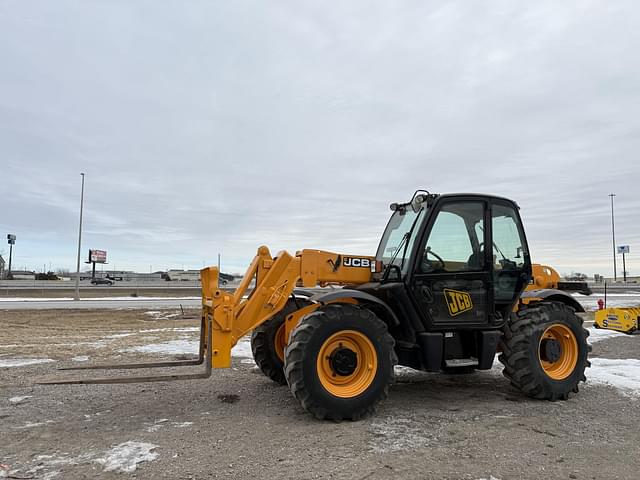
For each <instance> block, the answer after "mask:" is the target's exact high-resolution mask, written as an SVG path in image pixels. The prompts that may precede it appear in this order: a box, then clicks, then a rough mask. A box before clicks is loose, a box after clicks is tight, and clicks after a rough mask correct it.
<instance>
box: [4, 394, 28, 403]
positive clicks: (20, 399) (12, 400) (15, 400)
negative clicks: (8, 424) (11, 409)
mask: <svg viewBox="0 0 640 480" xmlns="http://www.w3.org/2000/svg"><path fill="white" fill-rule="evenodd" d="M31 397H33V395H24V396H22V397H11V398H10V399H9V403H10V404H11V405H18V404H19V403H22V402H24V401H25V400H26V399H27V398H31Z"/></svg>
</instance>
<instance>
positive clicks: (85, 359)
mask: <svg viewBox="0 0 640 480" xmlns="http://www.w3.org/2000/svg"><path fill="white" fill-rule="evenodd" d="M71 361H72V362H88V361H89V357H87V356H86V355H79V356H77V357H73V358H72V359H71Z"/></svg>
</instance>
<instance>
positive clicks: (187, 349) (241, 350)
mask: <svg viewBox="0 0 640 480" xmlns="http://www.w3.org/2000/svg"><path fill="white" fill-rule="evenodd" d="M196 330H197V329H196ZM199 344H200V342H199V341H198V340H188V339H184V338H183V339H178V340H170V341H168V342H162V343H148V344H146V345H138V346H135V347H130V348H126V349H123V350H120V352H124V353H136V352H137V353H163V354H167V355H185V354H193V355H197V354H198V347H199ZM231 355H232V356H233V357H236V358H246V359H249V358H251V359H253V353H252V352H251V339H250V338H249V337H243V338H242V339H240V341H239V342H238V343H237V344H236V346H235V347H233V349H232V350H231Z"/></svg>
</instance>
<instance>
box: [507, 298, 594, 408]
mask: <svg viewBox="0 0 640 480" xmlns="http://www.w3.org/2000/svg"><path fill="white" fill-rule="evenodd" d="M588 336H589V332H588V331H587V330H585V329H584V328H583V327H582V319H581V318H580V317H579V316H578V315H576V313H575V311H574V310H573V308H571V307H569V306H567V305H565V304H563V303H560V302H539V303H535V304H532V305H531V306H528V307H526V308H523V309H522V310H520V311H519V312H517V313H515V314H513V316H512V317H511V319H510V321H509V322H508V323H507V325H505V327H504V337H503V340H502V354H501V355H500V356H499V357H498V359H499V360H500V362H501V363H502V364H503V365H504V370H503V371H502V373H503V374H504V376H505V377H507V378H508V379H509V380H510V381H511V384H512V385H513V386H514V387H516V388H518V389H519V390H521V391H522V392H523V393H525V394H526V395H528V396H530V397H533V398H538V399H546V400H552V401H553V400H566V399H567V398H568V397H569V393H571V392H574V393H577V392H578V384H579V383H580V382H584V381H586V377H585V375H584V371H585V369H586V368H587V367H589V366H590V363H589V361H588V359H587V357H588V355H589V352H590V351H591V347H590V346H589V345H588V344H587V337H588Z"/></svg>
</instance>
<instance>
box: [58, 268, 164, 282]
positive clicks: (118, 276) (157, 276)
mask: <svg viewBox="0 0 640 480" xmlns="http://www.w3.org/2000/svg"><path fill="white" fill-rule="evenodd" d="M69 277H71V278H72V279H75V278H76V274H75V272H72V273H70V274H69ZM90 278H91V271H90V270H88V271H86V272H80V280H89V279H90ZM96 278H110V279H115V280H117V281H123V282H149V281H155V280H162V272H154V273H137V272H131V271H126V270H104V271H98V272H96Z"/></svg>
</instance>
